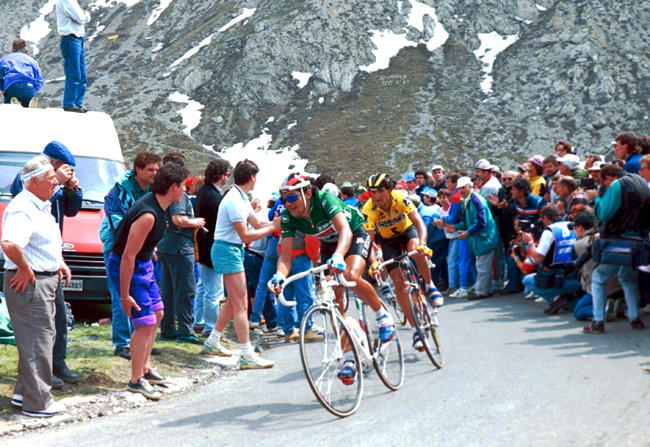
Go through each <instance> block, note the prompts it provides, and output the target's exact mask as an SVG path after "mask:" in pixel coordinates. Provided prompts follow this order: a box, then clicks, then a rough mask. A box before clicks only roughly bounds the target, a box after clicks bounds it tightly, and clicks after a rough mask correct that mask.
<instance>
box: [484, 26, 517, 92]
mask: <svg viewBox="0 0 650 447" xmlns="http://www.w3.org/2000/svg"><path fill="white" fill-rule="evenodd" d="M478 38H479V40H480V41H481V46H480V47H479V49H478V50H476V51H474V55H475V56H476V58H477V59H478V60H479V61H481V62H483V72H484V73H485V75H484V76H483V82H481V90H483V93H485V94H486V95H489V94H491V93H492V81H493V80H494V78H493V77H492V68H493V67H494V61H495V60H496V58H497V56H498V55H499V53H501V52H502V51H504V50H505V49H506V48H508V47H509V46H510V45H512V44H513V43H515V42H516V41H517V39H518V38H519V34H513V35H506V36H501V35H500V34H499V33H497V32H496V31H492V32H491V33H487V34H479V35H478Z"/></svg>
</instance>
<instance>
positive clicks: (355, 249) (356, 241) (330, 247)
mask: <svg viewBox="0 0 650 447" xmlns="http://www.w3.org/2000/svg"><path fill="white" fill-rule="evenodd" d="M337 245H338V244H321V245H320V260H321V265H322V264H325V263H326V262H327V261H329V260H330V258H331V257H332V255H333V254H334V252H335V251H336V246H337ZM350 255H359V256H361V257H362V258H363V260H364V261H366V264H368V259H369V258H370V235H369V234H368V232H367V231H366V229H365V228H363V226H360V227H359V228H357V229H356V230H354V231H353V232H352V243H351V244H350V248H349V249H348V252H347V253H346V254H345V256H344V258H347V257H348V256H350ZM325 274H326V275H329V271H327V270H326V271H325Z"/></svg>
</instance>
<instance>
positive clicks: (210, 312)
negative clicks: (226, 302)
mask: <svg viewBox="0 0 650 447" xmlns="http://www.w3.org/2000/svg"><path fill="white" fill-rule="evenodd" d="M198 267H199V277H200V278H201V283H202V284H203V294H202V295H201V296H199V294H198V292H197V294H196V297H195V298H194V326H204V327H203V334H207V335H210V333H211V332H212V329H214V325H215V324H216V323H217V315H218V314H219V301H220V300H221V298H223V275H220V274H219V273H217V272H215V271H214V269H212V268H210V267H208V266H207V265H203V264H201V263H198Z"/></svg>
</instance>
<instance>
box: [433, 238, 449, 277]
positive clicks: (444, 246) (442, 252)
mask: <svg viewBox="0 0 650 447" xmlns="http://www.w3.org/2000/svg"><path fill="white" fill-rule="evenodd" d="M429 248H430V249H431V251H432V252H433V256H431V262H432V263H433V264H434V265H435V267H434V268H432V269H431V281H433V284H435V285H436V287H442V286H443V285H447V284H448V283H449V281H448V277H447V270H448V267H447V252H448V251H449V239H447V238H444V239H441V240H439V241H436V242H434V243H433V244H431V247H429Z"/></svg>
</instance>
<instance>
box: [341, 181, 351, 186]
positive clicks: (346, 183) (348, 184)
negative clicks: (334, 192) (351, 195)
mask: <svg viewBox="0 0 650 447" xmlns="http://www.w3.org/2000/svg"><path fill="white" fill-rule="evenodd" d="M341 186H352V183H350V182H343V184H342V185H341Z"/></svg>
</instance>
